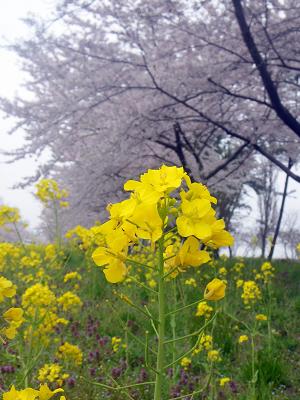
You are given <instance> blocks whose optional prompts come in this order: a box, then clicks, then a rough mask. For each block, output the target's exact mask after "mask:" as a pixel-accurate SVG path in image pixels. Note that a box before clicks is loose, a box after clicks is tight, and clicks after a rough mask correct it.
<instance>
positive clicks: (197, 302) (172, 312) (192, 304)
mask: <svg viewBox="0 0 300 400" xmlns="http://www.w3.org/2000/svg"><path fill="white" fill-rule="evenodd" d="M202 301H203V300H197V301H194V302H193V303H190V304H187V305H186V306H183V307H180V308H177V309H176V310H173V311H170V312H168V313H167V314H166V317H168V316H169V315H172V314H176V313H178V312H179V311H182V310H185V309H186V308H189V307H193V306H195V305H196V304H199V303H201V302H202Z"/></svg>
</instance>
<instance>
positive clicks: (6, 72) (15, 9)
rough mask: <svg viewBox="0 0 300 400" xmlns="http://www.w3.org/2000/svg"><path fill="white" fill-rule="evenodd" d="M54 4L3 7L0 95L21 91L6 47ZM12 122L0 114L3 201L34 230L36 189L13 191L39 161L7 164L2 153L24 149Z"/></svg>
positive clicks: (12, 2)
mask: <svg viewBox="0 0 300 400" xmlns="http://www.w3.org/2000/svg"><path fill="white" fill-rule="evenodd" d="M54 4H55V0H9V1H1V3H0V60H1V62H0V95H1V96H9V97H11V98H12V97H13V96H14V94H15V93H16V92H18V91H20V90H22V88H21V82H22V80H23V75H22V73H21V70H20V66H19V65H18V60H17V58H16V57H15V56H14V55H13V54H12V53H11V52H9V51H7V50H6V49H5V48H4V47H3V46H5V45H7V44H10V43H13V42H15V41H17V40H18V39H22V38H23V37H25V36H26V35H27V34H28V29H27V28H26V26H25V24H24V23H23V22H22V21H21V19H22V18H24V17H26V15H27V14H28V13H34V14H36V15H39V16H41V17H43V16H47V13H49V12H50V10H51V9H53V6H54ZM9 127H10V122H9V121H8V120H5V119H4V115H3V114H0V135H1V141H0V149H1V153H2V154H1V153H0V199H1V201H2V202H4V203H5V204H8V205H11V206H16V207H18V208H20V210H21V213H22V216H23V217H24V218H25V219H26V220H27V221H28V222H30V225H31V227H35V226H37V224H38V221H39V220H38V216H39V214H40V211H41V209H40V205H39V203H38V201H37V200H36V199H35V198H34V196H33V195H32V192H33V188H32V187H31V188H27V189H25V190H21V189H18V190H16V189H12V187H13V186H14V185H16V184H17V183H18V182H20V181H21V180H22V178H23V177H26V176H30V175H33V174H34V172H35V170H36V167H37V161H36V160H35V159H34V158H28V159H26V160H20V161H18V162H15V163H13V164H6V163H5V161H7V158H6V157H5V156H4V155H3V151H7V150H8V151H9V150H11V149H15V148H17V147H20V146H22V144H23V143H24V140H23V138H22V133H21V132H20V134H18V135H13V136H9V135H8V134H7V131H8V130H9Z"/></svg>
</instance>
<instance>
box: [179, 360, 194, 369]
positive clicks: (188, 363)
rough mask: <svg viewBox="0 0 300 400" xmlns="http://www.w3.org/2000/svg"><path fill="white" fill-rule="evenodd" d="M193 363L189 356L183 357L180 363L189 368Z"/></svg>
mask: <svg viewBox="0 0 300 400" xmlns="http://www.w3.org/2000/svg"><path fill="white" fill-rule="evenodd" d="M191 364H192V360H191V359H190V358H188V357H183V358H182V360H181V361H180V365H181V366H182V368H183V369H185V370H187V369H189V367H190V366H191Z"/></svg>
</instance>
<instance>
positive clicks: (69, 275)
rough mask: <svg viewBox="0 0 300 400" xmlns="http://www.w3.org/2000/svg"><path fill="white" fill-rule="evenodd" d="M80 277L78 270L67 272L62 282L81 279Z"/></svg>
mask: <svg viewBox="0 0 300 400" xmlns="http://www.w3.org/2000/svg"><path fill="white" fill-rule="evenodd" d="M81 279H82V277H81V275H80V274H79V273H78V272H76V271H75V272H68V273H67V274H66V275H65V276H64V283H66V282H68V281H70V280H78V281H81Z"/></svg>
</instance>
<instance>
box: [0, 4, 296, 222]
mask: <svg viewBox="0 0 300 400" xmlns="http://www.w3.org/2000/svg"><path fill="white" fill-rule="evenodd" d="M297 15H300V14H299V7H298V6H297V2H295V0H285V2H284V4H282V3H281V2H280V1H277V0H265V1H263V2H261V1H253V2H241V1H235V0H232V1H231V0H225V1H223V2H208V1H199V0H197V1H185V0H167V1H165V0H153V1H151V2H146V1H142V0H141V1H133V0H132V1H128V0H113V1H112V0H110V1H106V2H103V1H100V0H92V1H86V0H72V1H60V2H58V6H57V10H56V12H55V14H54V15H53V16H52V17H51V18H49V21H42V22H41V21H39V20H36V19H35V20H34V19H32V18H28V19H27V23H28V26H30V27H31V28H32V30H33V34H32V38H31V39H29V40H25V41H23V42H21V43H18V44H16V45H14V46H12V49H13V50H14V51H15V52H16V53H17V54H18V55H19V57H20V58H21V59H22V60H23V65H24V69H25V70H26V71H27V72H28V76H29V78H28V80H27V82H26V88H27V90H28V92H29V94H30V95H29V96H28V95H25V96H19V97H17V98H16V99H15V101H14V102H10V101H8V100H6V99H2V101H1V105H2V109H3V110H4V111H5V112H6V113H7V114H8V115H10V116H11V117H13V118H16V119H17V123H16V126H15V129H14V130H17V129H20V128H22V129H24V130H25V132H26V138H27V145H26V146H25V147H24V148H22V149H19V150H18V151H17V152H16V153H15V155H14V156H15V157H16V158H21V157H24V155H25V154H28V153H29V154H32V153H35V154H40V153H41V152H43V151H44V150H45V149H48V151H49V152H50V153H51V158H50V160H49V161H48V162H46V163H44V164H43V165H41V167H40V170H39V171H38V173H37V177H38V176H40V175H47V174H50V173H52V174H56V175H57V176H59V178H60V179H61V180H62V181H64V182H65V184H66V185H67V186H68V187H69V188H70V191H71V193H73V199H71V203H72V207H71V209H70V212H69V221H70V222H72V223H74V222H75V221H76V223H85V224H89V223H92V221H93V220H94V219H95V217H96V215H98V213H99V211H100V210H101V209H103V207H104V204H106V197H107V196H108V197H109V198H110V199H111V200H113V199H114V198H115V197H117V196H119V195H120V187H121V185H120V182H122V181H123V180H124V179H125V178H126V177H128V176H133V175H138V174H139V173H140V171H141V170H143V169H145V166H147V167H153V166H156V165H157V164H158V163H162V162H166V163H171V164H178V165H179V164H181V165H183V166H184V167H185V168H186V169H187V170H188V171H189V172H190V173H191V175H192V176H193V177H194V178H195V179H201V180H202V181H204V182H206V183H208V185H209V186H210V187H211V188H212V191H215V192H217V193H218V194H219V197H220V195H221V197H223V198H224V200H225V199H226V200H225V201H223V203H226V204H225V205H224V206H223V209H222V210H221V209H220V210H219V211H220V214H221V215H222V216H224V217H225V218H226V219H227V222H229V221H230V219H231V218H232V215H233V213H234V210H235V207H237V206H239V205H241V204H242V197H241V196H242V194H243V192H244V187H245V185H247V184H248V183H249V182H251V181H253V180H255V179H256V177H255V170H256V169H255V166H256V164H257V159H258V157H257V155H258V154H259V155H260V156H262V157H265V158H267V159H268V160H270V161H271V162H272V163H274V164H275V165H277V167H279V168H281V169H282V170H283V171H285V172H286V173H287V174H288V175H289V176H290V177H291V178H293V179H294V180H297V181H299V182H300V177H299V176H298V175H297V174H296V173H294V172H293V171H292V170H289V169H288V168H287V167H286V160H287V158H288V157H290V158H291V159H293V161H294V162H296V161H297V159H298V156H299V154H298V153H299V152H298V151H297V146H298V145H299V135H298V125H297V120H296V117H297V115H298V114H297V107H298V92H299V91H298V88H299V83H298V81H297V79H298V78H297V76H298V75H299V54H298V52H297V45H296V43H298V42H299V35H300V33H299V30H298V28H297V18H295V16H297ZM274 93H275V97H274ZM37 177H32V180H35V179H36V178H37ZM25 183H26V182H25Z"/></svg>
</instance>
